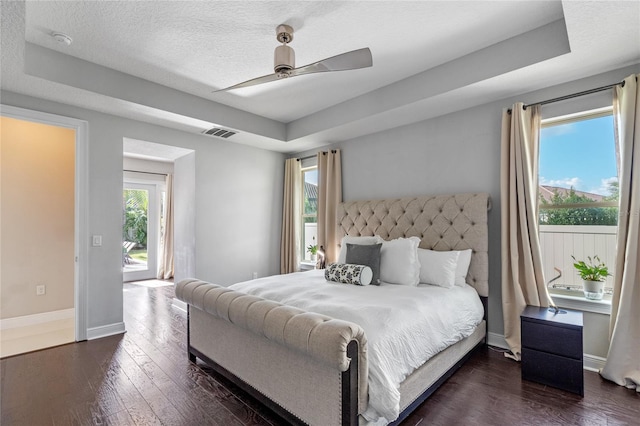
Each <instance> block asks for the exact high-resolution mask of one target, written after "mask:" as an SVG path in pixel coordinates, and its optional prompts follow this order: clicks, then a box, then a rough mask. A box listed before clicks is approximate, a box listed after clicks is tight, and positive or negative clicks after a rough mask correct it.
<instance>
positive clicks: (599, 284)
mask: <svg viewBox="0 0 640 426" xmlns="http://www.w3.org/2000/svg"><path fill="white" fill-rule="evenodd" d="M571 257H572V258H573V260H574V261H575V263H574V264H573V267H574V268H576V270H577V271H578V275H580V278H582V280H583V281H584V297H586V298H587V299H591V300H600V299H602V296H604V281H605V279H606V278H607V277H608V276H610V275H611V274H610V273H609V268H608V267H607V265H605V264H604V262H602V261H601V260H600V258H599V257H598V256H593V258H591V256H587V262H585V261H584V260H580V261H578V260H576V258H575V257H573V256H571Z"/></svg>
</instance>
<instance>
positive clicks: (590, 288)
mask: <svg viewBox="0 0 640 426" xmlns="http://www.w3.org/2000/svg"><path fill="white" fill-rule="evenodd" d="M583 285H584V297H585V298H587V299H590V300H600V299H602V297H603V296H604V281H588V280H583Z"/></svg>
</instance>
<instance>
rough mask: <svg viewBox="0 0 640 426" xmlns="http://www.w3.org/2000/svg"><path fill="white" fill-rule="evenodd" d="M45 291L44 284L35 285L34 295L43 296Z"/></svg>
mask: <svg viewBox="0 0 640 426" xmlns="http://www.w3.org/2000/svg"><path fill="white" fill-rule="evenodd" d="M45 293H46V287H45V285H44V284H42V285H37V286H36V296H43V295H44V294H45Z"/></svg>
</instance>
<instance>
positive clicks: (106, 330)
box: [87, 322, 127, 340]
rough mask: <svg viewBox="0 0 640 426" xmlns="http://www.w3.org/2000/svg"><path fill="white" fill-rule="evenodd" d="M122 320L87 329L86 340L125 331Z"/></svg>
mask: <svg viewBox="0 0 640 426" xmlns="http://www.w3.org/2000/svg"><path fill="white" fill-rule="evenodd" d="M126 331H127V330H126V329H125V328H124V322H116V323H113V324H108V325H102V326H100V327H93V328H89V329H87V340H93V339H99V338H101V337H108V336H113V335H114V334H122V333H126Z"/></svg>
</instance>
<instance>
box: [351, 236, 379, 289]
mask: <svg viewBox="0 0 640 426" xmlns="http://www.w3.org/2000/svg"><path fill="white" fill-rule="evenodd" d="M346 246H347V257H346V262H347V263H352V264H356V265H366V266H368V267H369V268H371V272H372V277H371V284H373V285H380V249H381V248H382V244H370V245H360V244H350V243H347V244H346Z"/></svg>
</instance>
